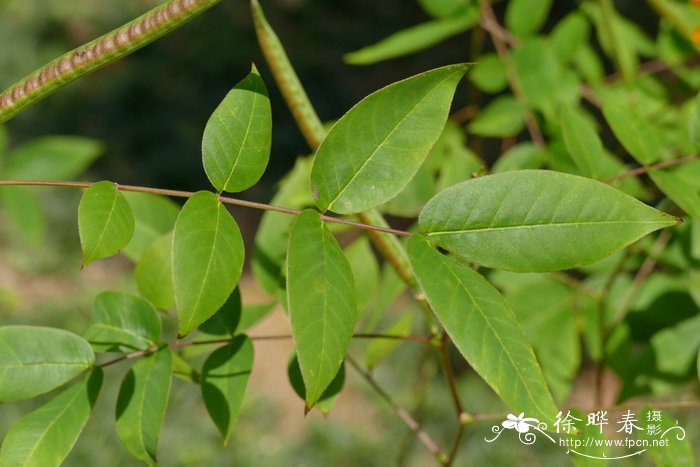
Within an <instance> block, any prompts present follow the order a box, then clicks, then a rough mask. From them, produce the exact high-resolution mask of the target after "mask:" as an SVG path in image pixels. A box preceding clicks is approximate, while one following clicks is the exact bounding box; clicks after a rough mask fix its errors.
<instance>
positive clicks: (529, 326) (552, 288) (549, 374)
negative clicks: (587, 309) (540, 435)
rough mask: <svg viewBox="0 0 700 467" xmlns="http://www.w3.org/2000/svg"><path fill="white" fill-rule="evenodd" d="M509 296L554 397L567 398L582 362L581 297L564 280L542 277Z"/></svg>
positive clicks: (556, 398) (562, 399)
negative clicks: (579, 303) (579, 325)
mask: <svg viewBox="0 0 700 467" xmlns="http://www.w3.org/2000/svg"><path fill="white" fill-rule="evenodd" d="M510 274H511V275H515V274H514V273H510ZM507 298H508V303H509V304H510V305H511V307H512V309H513V311H514V312H515V316H516V317H517V318H518V321H519V322H520V324H521V325H522V327H523V331H525V336H526V337H527V339H528V341H529V342H530V343H531V344H532V347H533V349H534V351H535V355H537V359H538V360H539V362H540V364H541V365H542V372H543V373H544V377H545V380H546V381H547V383H548V385H549V387H550V388H551V390H552V394H553V395H554V399H555V400H556V401H557V402H564V401H566V400H567V398H568V397H569V393H570V392H571V387H572V384H573V382H574V378H575V377H576V375H577V374H578V370H579V367H580V365H581V345H580V343H579V335H578V332H577V330H576V326H577V322H576V311H578V310H577V307H576V305H577V301H578V300H577V298H578V297H577V296H576V295H574V293H573V292H572V291H571V289H570V288H569V287H567V286H566V285H564V284H562V283H561V282H559V281H557V280H555V279H551V278H548V277H538V278H536V279H534V280H533V281H531V282H529V283H528V284H527V286H526V287H521V288H519V289H518V290H517V291H516V292H515V293H513V294H509V295H508V296H507Z"/></svg>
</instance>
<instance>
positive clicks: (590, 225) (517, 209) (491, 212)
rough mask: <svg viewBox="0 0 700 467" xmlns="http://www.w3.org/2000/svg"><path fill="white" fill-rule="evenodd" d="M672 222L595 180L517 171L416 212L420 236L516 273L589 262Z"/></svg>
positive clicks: (471, 183) (460, 187)
mask: <svg viewBox="0 0 700 467" xmlns="http://www.w3.org/2000/svg"><path fill="white" fill-rule="evenodd" d="M676 223H677V220H676V219H675V218H674V217H672V216H669V215H668V214H665V213H663V212H660V211H657V210H656V209H653V208H651V207H649V206H647V205H645V204H644V203H642V202H640V201H638V200H636V199H634V198H632V197H631V196H628V195H626V194H624V193H622V192H620V191H618V190H616V189H615V188H612V187H610V186H608V185H606V184H604V183H600V182H596V181H594V180H591V179H588V178H583V177H578V176H576V175H569V174H563V173H558V172H551V171H545V170H521V171H517V172H505V173H501V174H496V175H489V176H486V177H480V178H476V179H473V180H468V181H466V182H462V183H460V184H457V185H454V186H452V187H450V188H447V189H446V190H443V191H442V192H440V193H438V194H437V195H436V196H435V197H434V198H433V199H431V200H430V201H429V202H428V204H426V206H425V207H424V208H423V211H422V212H421V214H420V218H419V226H420V230H421V232H424V233H426V234H427V235H428V237H429V238H430V239H431V240H432V241H434V242H435V243H437V244H438V245H440V246H441V247H443V248H445V249H447V250H449V251H452V252H453V253H456V254H458V255H460V256H462V257H464V258H466V259H468V260H469V261H473V262H476V263H478V264H482V265H485V266H488V267H493V268H497V269H506V270H510V271H517V272H531V271H534V272H544V271H555V270H559V269H568V268H574V267H578V266H582V265H586V264H592V263H595V262H596V261H599V260H601V259H603V258H605V257H606V256H608V255H610V254H612V253H613V252H614V251H616V250H618V249H620V248H622V247H624V246H627V245H629V244H630V243H632V242H634V241H635V240H637V239H639V238H641V237H643V236H644V235H647V234H648V233H650V232H653V231H655V230H658V229H660V228H663V227H668V226H672V225H675V224H676Z"/></svg>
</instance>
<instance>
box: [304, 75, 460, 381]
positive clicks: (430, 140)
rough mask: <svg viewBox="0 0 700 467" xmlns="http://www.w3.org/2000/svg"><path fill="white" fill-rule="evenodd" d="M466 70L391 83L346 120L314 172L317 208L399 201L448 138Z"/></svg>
mask: <svg viewBox="0 0 700 467" xmlns="http://www.w3.org/2000/svg"><path fill="white" fill-rule="evenodd" d="M466 70H467V66H466V65H464V64H460V65H450V66H446V67H442V68H438V69H435V70H432V71H428V72H425V73H422V74H419V75H416V76H413V77H411V78H408V79H405V80H403V81H399V82H397V83H394V84H391V85H389V86H387V87H385V88H383V89H381V90H379V91H377V92H375V93H374V94H371V95H370V96H368V97H366V98H365V99H363V100H362V101H361V102H360V103H359V104H357V105H356V106H355V107H353V108H352V109H350V111H348V113H346V114H345V115H344V116H343V117H341V118H340V120H338V122H337V123H336V124H335V125H334V126H333V128H331V130H330V131H329V132H328V135H327V136H326V138H325V139H324V140H323V142H322V143H321V146H320V147H319V148H318V151H317V153H316V158H315V160H314V165H313V168H312V169H311V191H312V192H313V193H314V198H315V200H316V205H317V206H318V207H319V208H321V210H323V211H326V210H329V209H330V210H332V211H335V212H337V213H340V214H352V213H356V212H360V211H366V210H368V209H371V208H373V207H376V206H378V205H380V204H382V203H384V202H386V201H388V200H390V199H391V198H393V197H394V196H396V195H397V194H398V193H399V192H400V191H401V190H402V189H403V188H404V187H405V186H406V185H407V184H408V182H409V181H410V180H411V178H413V176H414V175H415V173H416V172H417V171H418V168H419V167H420V166H421V164H422V163H423V161H424V160H425V158H426V156H427V155H428V153H429V152H430V148H431V147H432V146H433V144H434V143H435V141H437V139H438V137H439V136H440V133H442V129H443V127H444V126H445V121H446V120H447V114H448V112H449V110H450V102H451V101H452V96H453V94H454V92H455V88H456V86H457V83H458V82H459V80H460V79H461V78H462V76H463V75H464V73H465V72H466ZM357 135H362V137H361V138H358V137H357ZM302 360H303V359H302ZM302 368H303V363H302Z"/></svg>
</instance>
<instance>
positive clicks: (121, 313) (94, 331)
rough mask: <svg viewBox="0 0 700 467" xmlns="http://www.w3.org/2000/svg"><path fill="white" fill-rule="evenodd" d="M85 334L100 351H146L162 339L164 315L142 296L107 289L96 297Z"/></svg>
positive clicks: (96, 349)
mask: <svg viewBox="0 0 700 467" xmlns="http://www.w3.org/2000/svg"><path fill="white" fill-rule="evenodd" d="M84 337H85V339H87V340H88V341H89V342H90V344H91V345H92V348H93V349H95V351H96V352H110V351H120V352H133V351H134V350H146V349H149V348H151V347H153V346H155V345H156V344H157V343H158V341H159V340H160V316H158V312H156V310H155V309H154V308H153V306H152V305H151V304H150V303H148V302H147V301H146V300H144V299H142V298H140V297H136V296H134V295H129V294H126V293H123V292H103V293H101V294H100V295H98V296H97V298H96V299H95V306H94V308H93V310H92V318H91V320H90V327H89V328H88V329H87V331H85V334H84Z"/></svg>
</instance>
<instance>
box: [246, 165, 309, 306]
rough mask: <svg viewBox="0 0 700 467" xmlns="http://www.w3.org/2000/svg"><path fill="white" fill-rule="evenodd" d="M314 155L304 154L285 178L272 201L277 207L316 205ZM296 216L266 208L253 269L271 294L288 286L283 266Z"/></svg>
mask: <svg viewBox="0 0 700 467" xmlns="http://www.w3.org/2000/svg"><path fill="white" fill-rule="evenodd" d="M311 162H312V160H311V158H303V157H300V158H298V159H297V161H296V163H295V165H294V168H293V169H292V170H291V171H290V172H289V173H288V174H287V175H286V176H285V177H284V178H283V179H282V182H280V187H279V190H278V191H277V193H276V194H275V196H274V197H273V198H272V201H270V203H271V204H273V205H275V206H286V207H290V208H294V209H303V208H306V207H309V206H311V205H312V204H313V199H312V198H311V193H310V192H309V174H310V173H311ZM293 222H294V216H290V215H288V214H283V213H279V212H273V211H265V213H264V214H263V216H262V220H261V221H260V225H259V226H258V231H257V232H256V233H255V252H254V254H253V260H252V269H253V275H254V276H255V279H256V280H257V281H258V282H259V283H260V285H261V286H262V287H263V289H265V291H267V292H268V293H274V292H275V291H276V290H277V289H278V288H279V287H284V278H283V277H282V274H283V271H282V265H283V263H284V259H285V257H286V256H287V244H288V243H289V231H290V229H291V227H292V223H293Z"/></svg>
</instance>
